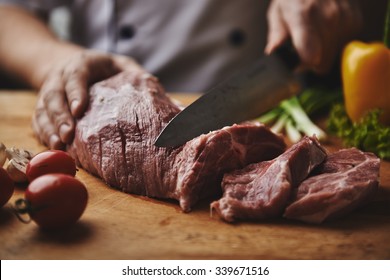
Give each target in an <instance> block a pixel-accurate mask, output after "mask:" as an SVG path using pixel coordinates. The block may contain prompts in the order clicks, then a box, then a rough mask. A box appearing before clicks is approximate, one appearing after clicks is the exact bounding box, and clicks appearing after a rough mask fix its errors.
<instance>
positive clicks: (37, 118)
mask: <svg viewBox="0 0 390 280" xmlns="http://www.w3.org/2000/svg"><path fill="white" fill-rule="evenodd" d="M39 103H41V104H40V105H39ZM32 129H33V131H34V133H35V135H36V137H37V138H38V139H39V141H40V142H41V143H42V144H44V145H46V146H48V147H49V148H50V149H63V148H64V147H65V145H64V143H62V142H61V140H60V137H59V136H58V135H57V133H56V130H55V128H54V126H53V125H52V123H51V122H50V119H49V117H48V116H47V114H46V111H45V109H44V107H43V104H42V102H39V101H38V105H37V108H36V109H35V111H34V114H33V118H32Z"/></svg>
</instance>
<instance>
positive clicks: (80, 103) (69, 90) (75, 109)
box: [64, 69, 88, 118]
mask: <svg viewBox="0 0 390 280" xmlns="http://www.w3.org/2000/svg"><path fill="white" fill-rule="evenodd" d="M64 80H65V93H66V98H67V101H68V106H69V108H70V112H71V114H72V116H73V117H75V118H79V117H81V116H82V115H83V114H84V112H85V110H86V108H87V106H88V92H87V91H88V74H87V71H86V70H85V69H82V70H81V69H76V70H74V71H72V72H71V73H68V74H66V76H64Z"/></svg>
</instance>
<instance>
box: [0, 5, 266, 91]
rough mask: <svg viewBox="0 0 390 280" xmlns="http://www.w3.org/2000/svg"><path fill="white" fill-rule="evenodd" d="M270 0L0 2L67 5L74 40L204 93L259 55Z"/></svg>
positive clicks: (173, 86) (171, 85)
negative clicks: (123, 57)
mask: <svg viewBox="0 0 390 280" xmlns="http://www.w3.org/2000/svg"><path fill="white" fill-rule="evenodd" d="M268 2H269V1H267V0H129V1H125V0H116V1H115V0H74V1H71V0H68V1H66V0H62V1H61V0H29V1H27V0H14V1H11V0H0V3H12V4H17V5H22V6H24V7H26V8H28V9H30V10H33V11H41V12H50V11H52V10H53V9H54V8H56V7H58V6H64V5H65V6H67V7H69V11H70V15H71V25H70V39H71V40H72V41H73V42H75V43H77V44H80V45H82V46H85V47H88V48H93V49H98V50H101V51H104V52H112V53H118V54H124V55H128V56H131V57H133V58H134V59H136V60H137V61H138V62H139V63H140V64H141V65H143V67H145V68H146V69H147V70H148V71H150V72H151V73H153V74H154V75H156V76H157V77H158V78H159V80H160V81H161V82H162V84H163V85H164V87H165V88H166V89H167V90H168V91H174V92H201V91H205V90H207V89H208V88H210V87H212V86H213V85H215V84H216V83H218V82H219V81H221V80H223V79H225V78H226V77H228V76H229V75H231V74H232V73H234V72H235V71H237V69H239V68H240V67H242V66H243V65H246V64H248V63H250V62H251V61H253V60H254V59H256V58H258V57H260V56H261V55H262V54H263V52H264V46H265V38H266V31H267V28H266V8H267V5H268ZM20 36H23V34H20Z"/></svg>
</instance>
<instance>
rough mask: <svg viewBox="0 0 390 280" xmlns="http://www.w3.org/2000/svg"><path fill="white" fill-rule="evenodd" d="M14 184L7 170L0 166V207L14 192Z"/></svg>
mask: <svg viewBox="0 0 390 280" xmlns="http://www.w3.org/2000/svg"><path fill="white" fill-rule="evenodd" d="M14 189H15V185H14V182H13V181H12V179H11V177H10V176H9V175H8V173H7V171H6V170H5V169H4V168H3V167H0V207H3V206H4V205H5V204H6V203H7V202H8V200H9V199H10V198H11V196H12V194H13V193H14Z"/></svg>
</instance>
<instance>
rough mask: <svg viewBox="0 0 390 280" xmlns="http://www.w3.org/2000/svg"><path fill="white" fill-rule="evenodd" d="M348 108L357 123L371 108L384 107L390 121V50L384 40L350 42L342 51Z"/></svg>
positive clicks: (384, 121) (345, 98)
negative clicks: (380, 41)
mask: <svg viewBox="0 0 390 280" xmlns="http://www.w3.org/2000/svg"><path fill="white" fill-rule="evenodd" d="M342 80H343V92H344V102H345V109H346V112H347V114H348V116H349V118H350V119H351V120H352V121H353V122H358V121H359V120H360V119H361V118H362V117H363V116H364V115H365V114H366V113H368V112H369V111H371V110H373V109H376V108H379V109H381V110H382V115H381V118H380V120H381V122H383V123H384V124H390V49H388V48H387V47H386V46H385V45H384V44H383V43H379V42H378V43H363V42H359V41H353V42H350V43H349V44H348V45H347V46H346V47H345V49H344V51H343V54H342Z"/></svg>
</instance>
